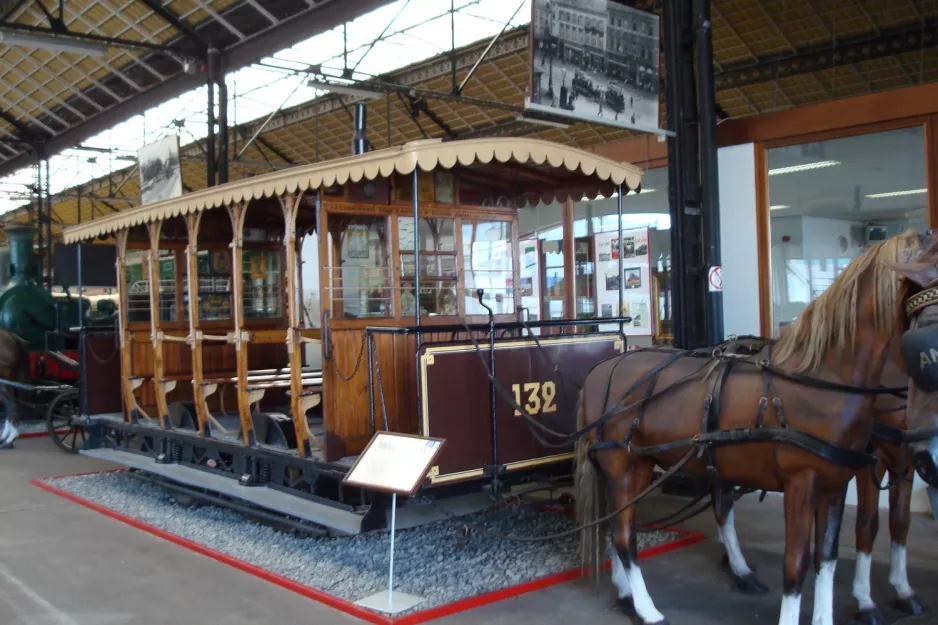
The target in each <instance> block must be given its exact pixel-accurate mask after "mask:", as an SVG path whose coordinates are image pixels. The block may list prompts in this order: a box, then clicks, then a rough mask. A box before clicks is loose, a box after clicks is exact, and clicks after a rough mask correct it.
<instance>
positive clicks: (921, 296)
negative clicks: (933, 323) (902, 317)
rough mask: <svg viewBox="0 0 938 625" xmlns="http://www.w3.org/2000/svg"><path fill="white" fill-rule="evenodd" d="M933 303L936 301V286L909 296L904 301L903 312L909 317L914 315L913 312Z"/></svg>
mask: <svg viewBox="0 0 938 625" xmlns="http://www.w3.org/2000/svg"><path fill="white" fill-rule="evenodd" d="M935 303H938V286H933V287H931V288H928V289H925V290H924V291H921V292H920V293H916V294H915V295H913V296H912V297H910V298H909V299H908V300H907V301H906V303H905V314H906V315H907V316H908V317H910V318H911V317H913V316H915V313H917V312H919V311H921V310H922V309H924V308H927V307H928V306H931V305H932V304H935Z"/></svg>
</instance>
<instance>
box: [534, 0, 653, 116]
mask: <svg viewBox="0 0 938 625" xmlns="http://www.w3.org/2000/svg"><path fill="white" fill-rule="evenodd" d="M531 5H532V12H533V13H532V18H531V24H532V28H531V33H532V34H531V49H532V51H533V54H532V63H533V65H532V67H531V89H530V94H529V97H528V98H527V100H526V101H525V106H526V107H527V108H529V109H531V110H532V111H546V112H550V113H553V114H556V115H563V116H566V117H574V118H578V119H581V120H583V121H596V120H602V121H603V122H604V123H612V124H615V125H621V126H623V127H627V128H628V127H632V128H639V129H646V130H649V129H657V128H658V123H659V122H658V62H659V59H658V30H659V23H658V16H657V15H655V14H654V13H647V12H645V11H640V10H638V9H635V8H633V7H630V6H626V5H625V4H622V3H620V2H618V1H617V0H532V2H531Z"/></svg>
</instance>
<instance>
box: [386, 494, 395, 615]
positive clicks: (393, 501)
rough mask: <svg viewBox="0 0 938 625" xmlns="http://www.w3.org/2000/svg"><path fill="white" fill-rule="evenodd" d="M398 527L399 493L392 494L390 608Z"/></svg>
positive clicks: (392, 603) (389, 573)
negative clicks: (395, 539)
mask: <svg viewBox="0 0 938 625" xmlns="http://www.w3.org/2000/svg"><path fill="white" fill-rule="evenodd" d="M396 525H397V493H396V492H395V493H392V494H391V563H390V565H389V566H388V607H389V608H390V607H391V606H393V605H394V531H395V529H396V527H395V526H396Z"/></svg>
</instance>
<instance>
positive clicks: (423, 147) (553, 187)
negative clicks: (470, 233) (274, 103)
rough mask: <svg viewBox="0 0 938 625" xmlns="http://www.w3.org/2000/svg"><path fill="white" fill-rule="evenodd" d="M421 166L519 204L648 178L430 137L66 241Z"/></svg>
mask: <svg viewBox="0 0 938 625" xmlns="http://www.w3.org/2000/svg"><path fill="white" fill-rule="evenodd" d="M416 167H419V168H420V169H421V170H423V171H428V172H429V171H432V170H434V169H438V168H443V169H454V168H456V167H461V168H465V169H467V170H479V173H480V174H483V175H484V176H485V177H486V178H487V179H490V180H492V181H493V183H500V184H499V186H500V187H502V188H510V189H513V191H512V193H513V194H514V196H515V197H514V200H515V203H516V205H523V204H536V203H537V202H539V201H541V202H545V203H547V202H551V201H555V200H557V201H563V200H566V199H568V198H573V199H580V198H582V197H584V196H585V197H589V198H594V197H596V196H597V195H599V194H600V193H602V194H603V195H607V196H608V195H610V194H611V193H612V192H613V191H614V190H615V187H616V186H618V185H623V186H625V187H627V188H628V189H631V190H634V189H638V188H639V187H640V186H641V182H642V174H643V172H642V170H641V169H640V168H638V167H636V166H635V165H631V164H629V163H617V162H615V161H612V160H610V159H607V158H604V157H602V156H598V155H596V154H593V153H592V152H587V151H585V150H580V149H578V148H571V147H567V146H565V145H561V144H557V143H552V142H549V141H543V140H540V139H524V138H494V139H493V138H485V139H466V140H461V141H446V142H444V141H442V140H441V139H426V140H421V141H412V142H410V143H405V144H404V145H402V146H397V147H391V148H386V149H383V150H377V151H374V152H367V153H365V154H359V155H355V156H349V157H347V158H341V159H335V160H331V161H325V162H321V163H315V164H312V165H303V166H300V167H293V168H290V169H284V170H280V171H276V172H272V173H270V174H265V175H263V176H256V177H253V178H245V179H242V180H238V181H235V182H230V183H227V184H224V185H220V186H216V187H209V188H207V189H202V190H200V191H197V192H195V193H189V194H187V195H183V196H181V197H178V198H173V199H170V200H165V201H163V202H158V203H155V204H151V205H148V206H141V207H139V208H136V209H132V210H128V211H121V212H119V213H115V214H113V215H109V216H107V217H103V218H101V219H96V220H94V221H90V222H86V223H83V224H81V225H78V226H73V227H70V228H67V229H66V230H65V231H64V233H63V238H64V239H65V242H67V243H74V242H76V241H81V240H84V239H91V238H94V237H97V236H102V235H107V234H111V233H114V232H117V231H119V230H124V229H127V228H131V227H133V226H137V225H140V224H145V223H149V222H154V221H162V220H166V219H170V218H173V217H176V216H179V215H187V214H190V213H195V212H199V211H205V210H210V209H212V208H217V207H220V206H229V205H232V204H235V203H238V202H244V203H247V202H250V201H251V200H255V199H260V198H268V197H274V196H280V195H283V194H286V193H296V192H299V191H308V190H310V189H319V188H321V187H328V186H331V185H334V184H337V185H342V184H345V183H346V182H348V181H352V182H359V181H361V180H362V179H366V180H374V179H375V178H378V177H389V176H391V175H392V174H394V173H398V174H405V175H406V174H410V173H413V171H414V168H416ZM502 194H503V195H504V192H503V193H502Z"/></svg>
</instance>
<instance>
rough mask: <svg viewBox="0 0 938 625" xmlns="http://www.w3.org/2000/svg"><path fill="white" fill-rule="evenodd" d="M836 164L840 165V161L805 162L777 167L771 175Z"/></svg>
mask: <svg viewBox="0 0 938 625" xmlns="http://www.w3.org/2000/svg"><path fill="white" fill-rule="evenodd" d="M834 165H840V161H817V162H815V163H805V164H804V165H792V166H791V167H777V168H775V169H770V170H769V175H770V176H778V175H780V174H794V173H797V172H800V171H808V170H809V169H821V168H822V167H833V166H834Z"/></svg>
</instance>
